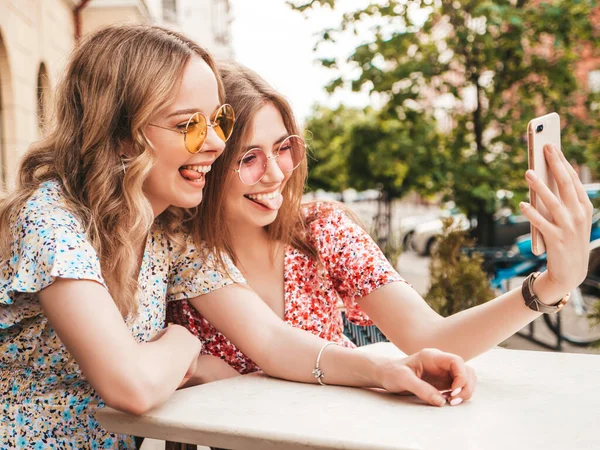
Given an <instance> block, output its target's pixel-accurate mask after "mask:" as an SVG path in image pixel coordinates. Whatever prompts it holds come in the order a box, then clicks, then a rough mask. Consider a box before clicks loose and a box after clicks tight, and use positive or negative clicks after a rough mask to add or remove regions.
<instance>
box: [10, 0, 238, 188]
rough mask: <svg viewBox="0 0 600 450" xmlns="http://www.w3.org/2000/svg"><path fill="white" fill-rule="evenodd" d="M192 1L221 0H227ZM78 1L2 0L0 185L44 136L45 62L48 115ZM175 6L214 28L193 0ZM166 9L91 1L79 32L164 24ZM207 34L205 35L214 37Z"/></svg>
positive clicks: (138, 2) (153, 2) (144, 1)
mask: <svg viewBox="0 0 600 450" xmlns="http://www.w3.org/2000/svg"><path fill="white" fill-rule="evenodd" d="M189 1H190V2H192V4H195V2H200V3H202V4H204V3H211V2H212V1H215V2H218V3H219V4H221V3H223V2H224V1H225V0H189ZM80 3H81V0H0V190H1V189H2V186H3V185H4V183H5V182H6V183H8V184H9V185H10V184H12V182H13V181H14V176H15V173H16V169H17V166H18V163H19V159H20V157H21V155H22V154H23V153H24V152H25V151H26V150H27V148H29V146H30V145H31V144H32V143H33V142H34V141H36V140H38V139H39V138H40V137H41V134H42V131H41V128H40V124H39V120H38V83H39V79H38V75H39V73H40V68H41V67H43V68H44V71H43V73H44V76H43V79H42V80H41V81H42V83H41V84H42V85H43V86H45V88H44V90H43V93H44V95H43V98H44V102H43V103H44V105H45V108H44V117H45V118H46V119H47V117H48V116H49V115H50V114H51V112H50V111H48V109H50V106H51V104H52V94H53V91H54V88H55V87H56V83H57V81H58V80H59V78H60V77H61V75H62V73H63V70H64V66H65V63H66V61H67V59H68V57H69V54H70V52H71V50H72V49H73V46H74V45H75V23H74V18H73V10H74V8H75V6H76V5H79V4H80ZM225 3H226V1H225ZM177 5H178V6H177V7H178V10H179V14H183V13H186V14H187V17H186V18H187V19H188V20H189V21H190V23H193V24H194V27H193V28H194V29H196V28H197V29H201V30H212V29H213V28H212V27H211V25H210V21H211V20H212V19H211V16H209V15H205V14H202V12H203V11H202V10H200V11H199V10H196V9H194V8H188V7H187V6H189V4H187V5H186V4H185V3H184V2H183V1H182V0H177ZM184 6H186V8H183V7H184ZM196 6H198V5H196ZM162 14H163V1H162V0H91V1H90V2H89V3H88V4H87V5H86V7H85V8H84V9H83V10H82V11H81V14H80V18H81V32H82V35H85V34H87V33H89V32H92V31H94V30H96V29H98V28H100V27H102V26H105V25H108V24H111V23H120V22H134V23H163V17H162ZM190 15H191V16H194V17H190ZM178 19H179V20H178V23H168V24H167V25H169V26H174V27H176V28H179V29H181V28H182V27H181V26H180V25H181V24H180V19H181V17H178ZM228 20H229V19H228V18H227V17H224V19H223V20H222V21H223V23H222V25H223V26H227V25H228ZM203 24H204V25H203ZM209 38H210V36H208V37H203V40H206V41H210V39H209ZM213 40H214V39H213ZM205 45H206V44H205Z"/></svg>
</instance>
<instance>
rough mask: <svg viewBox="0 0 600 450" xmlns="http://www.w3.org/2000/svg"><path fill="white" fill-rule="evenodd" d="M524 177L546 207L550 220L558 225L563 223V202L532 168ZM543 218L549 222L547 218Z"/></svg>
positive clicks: (564, 215)
mask: <svg viewBox="0 0 600 450" xmlns="http://www.w3.org/2000/svg"><path fill="white" fill-rule="evenodd" d="M525 177H526V178H527V183H529V187H530V188H531V189H532V190H533V191H535V193H536V195H537V197H538V199H539V200H541V201H542V202H544V205H545V206H546V208H548V211H549V212H550V214H551V216H552V220H553V221H554V222H555V223H557V224H559V225H564V224H565V220H564V219H565V217H566V214H565V212H564V207H563V204H562V203H561V201H560V200H559V199H558V197H556V195H554V193H553V192H552V191H551V190H550V188H549V187H548V186H547V185H546V183H544V182H543V181H542V180H541V179H540V178H539V177H538V176H537V174H536V173H535V172H534V171H533V170H528V171H527V172H526V174H525ZM544 220H545V221H546V222H548V223H550V222H549V221H548V220H547V219H544ZM540 231H541V230H540Z"/></svg>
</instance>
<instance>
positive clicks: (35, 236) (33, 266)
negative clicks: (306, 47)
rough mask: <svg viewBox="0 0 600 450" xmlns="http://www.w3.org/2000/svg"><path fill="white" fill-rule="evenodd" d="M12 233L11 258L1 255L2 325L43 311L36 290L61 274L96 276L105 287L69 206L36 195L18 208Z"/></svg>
mask: <svg viewBox="0 0 600 450" xmlns="http://www.w3.org/2000/svg"><path fill="white" fill-rule="evenodd" d="M10 233H11V237H12V246H11V251H10V256H9V259H8V260H3V261H0V270H1V272H0V328H8V327H10V326H12V325H14V324H16V323H18V322H20V321H21V320H23V319H25V318H28V317H31V316H32V315H35V314H37V313H39V312H40V311H41V307H40V306H39V302H37V296H35V295H33V294H35V293H37V292H39V291H41V290H42V289H44V288H46V287H47V286H49V285H50V284H52V283H53V282H54V280H56V278H69V279H77V280H92V281H96V282H98V283H100V284H102V285H103V286H104V287H106V284H105V282H104V279H103V278H102V275H101V271H100V261H99V259H98V256H97V254H96V251H95V250H94V248H93V247H92V245H91V244H90V242H89V241H88V239H87V237H86V235H85V233H84V231H83V227H82V225H81V223H80V222H79V221H78V220H77V219H76V218H75V217H74V215H73V214H72V213H70V212H69V211H67V210H66V209H65V208H63V207H61V206H58V205H56V204H53V203H52V202H48V201H46V199H45V198H44V197H43V196H40V195H38V196H34V197H33V198H32V199H30V200H29V201H28V202H27V203H26V204H25V206H24V207H23V208H22V209H21V211H20V212H19V213H18V214H16V217H15V220H13V221H12V226H11V230H10ZM28 302H29V303H31V304H29V305H27V304H26V303H28Z"/></svg>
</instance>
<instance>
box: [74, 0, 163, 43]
mask: <svg viewBox="0 0 600 450" xmlns="http://www.w3.org/2000/svg"><path fill="white" fill-rule="evenodd" d="M96 5H98V6H96ZM101 5H102V4H101V3H96V2H94V1H93V0H92V2H91V3H90V5H89V6H88V7H86V8H85V9H84V10H83V11H82V13H81V24H82V27H81V31H82V34H83V35H86V34H88V33H90V32H93V31H95V30H97V29H99V28H102V27H104V26H107V25H110V24H114V23H146V22H151V21H152V20H151V18H150V15H149V13H148V10H147V9H145V8H144V7H143V6H142V2H139V3H138V4H137V5H138V6H136V5H128V6H112V7H106V6H101Z"/></svg>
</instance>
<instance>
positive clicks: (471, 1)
mask: <svg viewBox="0 0 600 450" xmlns="http://www.w3.org/2000/svg"><path fill="white" fill-rule="evenodd" d="M596 4H597V2H596V1H592V0H549V1H542V2H540V1H533V0H494V1H491V0H466V1H460V2H459V1H441V0H387V1H380V2H372V3H370V4H369V5H368V6H367V7H366V8H364V9H361V10H357V11H354V12H352V13H348V14H346V15H345V16H344V19H343V21H342V23H341V25H340V27H339V29H338V30H325V31H324V32H323V36H322V42H327V41H333V42H335V40H336V39H338V38H339V37H340V36H342V35H343V34H344V33H348V32H350V33H351V32H356V33H358V30H359V28H360V25H361V24H364V23H371V24H374V25H373V26H372V29H371V31H372V34H373V39H372V40H371V41H370V42H367V43H364V44H362V45H359V46H358V47H357V48H356V49H355V50H354V52H353V53H352V54H351V55H350V56H349V57H347V55H332V56H331V57H327V58H324V59H322V63H323V64H324V65H325V66H326V67H329V68H331V69H333V70H338V71H339V68H340V67H341V66H342V65H343V64H350V65H351V66H352V67H353V68H354V70H352V71H351V72H352V73H358V75H357V76H355V77H354V78H351V79H349V78H347V77H344V76H343V75H340V76H339V77H338V78H336V79H334V80H333V81H332V82H331V84H330V85H329V86H328V89H329V90H330V91H333V90H335V89H337V88H340V87H343V88H349V89H352V90H354V91H359V90H362V89H364V88H368V89H369V90H370V91H371V92H376V93H379V94H380V97H381V98H385V99H387V101H386V102H385V105H384V106H383V108H382V109H381V111H378V112H377V113H374V112H371V113H370V114H369V115H368V117H365V119H364V120H362V121H360V123H358V124H356V126H355V127H353V128H352V131H351V132H350V137H351V140H350V141H349V142H348V143H347V146H348V150H347V151H346V154H347V155H349V156H351V158H350V159H349V164H350V169H349V173H355V172H356V171H357V170H358V169H360V170H361V171H362V172H361V173H363V174H364V177H363V178H362V179H361V183H362V184H360V186H365V187H366V186H367V185H370V184H372V183H373V182H375V181H373V180H371V181H369V180H367V177H373V178H374V179H375V180H377V181H379V180H381V181H382V182H383V183H385V185H386V188H389V189H390V190H391V191H393V192H394V193H395V194H398V195H400V194H402V193H404V192H405V191H406V190H407V189H410V188H415V189H417V190H421V189H425V190H427V189H432V188H437V189H439V190H442V191H445V192H449V193H450V194H451V197H452V198H453V200H454V201H455V202H456V203H457V205H458V206H459V207H461V208H462V209H464V210H465V211H466V212H467V213H468V214H469V215H470V216H476V217H477V218H478V222H479V225H480V226H479V227H478V228H479V231H478V234H477V237H478V238H479V240H480V243H482V244H491V243H493V224H492V219H491V216H492V214H493V212H494V210H495V207H496V192H497V191H498V190H499V189H508V190H512V191H516V192H517V195H515V197H514V199H515V201H518V200H519V199H522V198H523V196H524V193H525V191H526V183H525V181H524V178H523V174H524V172H525V170H526V166H527V152H526V128H527V122H528V121H529V120H530V119H531V118H533V117H535V116H538V115H541V114H544V113H548V112H551V111H557V112H558V113H559V114H560V115H561V117H562V120H563V125H564V129H563V149H564V152H565V154H566V156H567V158H568V159H570V160H572V161H576V162H579V163H589V164H590V165H591V166H592V167H594V168H595V170H596V171H598V170H600V169H599V167H598V162H597V161H598V156H600V151H599V150H598V139H597V137H598V128H597V126H598V125H599V123H598V111H597V110H594V107H595V105H597V104H598V103H597V102H595V101H594V99H593V98H592V97H591V96H588V95H587V94H586V93H585V91H584V90H583V89H582V87H581V86H579V84H578V81H577V79H576V78H575V75H574V74H575V68H576V64H577V62H578V61H579V60H580V55H581V54H582V52H584V51H586V52H592V53H597V52H598V47H600V39H598V36H597V34H598V31H597V30H595V29H594V27H593V26H592V24H591V22H590V17H591V15H592V12H593V10H594V8H595V7H596ZM292 6H293V7H294V8H295V9H297V10H299V11H301V12H303V13H305V14H310V13H311V10H312V9H314V8H316V7H318V6H326V7H334V6H335V0H312V1H303V2H302V3H301V4H300V3H299V2H295V3H293V2H292ZM340 73H341V72H340ZM440 115H441V116H440ZM434 117H436V118H438V119H440V117H441V122H440V121H439V122H438V124H440V125H441V130H442V131H444V134H443V136H441V137H439V136H437V135H436V133H435V132H434V129H433V124H434V123H435V120H434ZM312 123H313V124H314V122H312ZM315 134H316V133H315ZM428 173H429V175H427V174H428ZM596 175H600V174H599V173H598V172H596ZM351 178H352V179H353V181H356V182H357V183H358V179H357V180H354V177H351Z"/></svg>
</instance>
